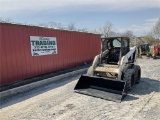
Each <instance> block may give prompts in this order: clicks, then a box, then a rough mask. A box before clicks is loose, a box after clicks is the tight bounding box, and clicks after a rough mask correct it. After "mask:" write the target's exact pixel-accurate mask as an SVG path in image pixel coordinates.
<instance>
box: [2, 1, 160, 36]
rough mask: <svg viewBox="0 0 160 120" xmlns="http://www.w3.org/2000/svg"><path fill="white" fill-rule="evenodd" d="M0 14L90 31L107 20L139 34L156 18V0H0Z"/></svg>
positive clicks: (158, 5) (158, 10)
mask: <svg viewBox="0 0 160 120" xmlns="http://www.w3.org/2000/svg"><path fill="white" fill-rule="evenodd" d="M0 16H1V19H6V18H10V19H11V21H12V22H18V23H28V24H35V25H38V24H40V23H48V22H58V23H62V24H63V25H64V26H67V25H68V24H70V23H74V24H75V26H76V27H77V28H87V29H90V30H91V29H96V28H98V27H100V26H103V24H104V23H105V22H106V21H110V22H112V23H113V24H114V27H115V28H116V30H117V32H124V31H126V30H132V31H133V32H134V34H136V35H138V36H141V35H144V34H147V33H148V32H149V31H150V30H151V27H152V26H153V25H154V24H155V22H156V21H157V20H158V18H160V0H0Z"/></svg>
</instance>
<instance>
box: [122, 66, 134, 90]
mask: <svg viewBox="0 0 160 120" xmlns="http://www.w3.org/2000/svg"><path fill="white" fill-rule="evenodd" d="M123 80H124V81H126V83H127V89H128V90H131V89H132V86H133V84H134V69H128V70H126V71H125V73H124V77H123Z"/></svg>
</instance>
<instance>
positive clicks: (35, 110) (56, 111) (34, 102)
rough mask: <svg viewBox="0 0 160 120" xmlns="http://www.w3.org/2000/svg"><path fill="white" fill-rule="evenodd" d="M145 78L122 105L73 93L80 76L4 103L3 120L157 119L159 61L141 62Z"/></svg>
mask: <svg viewBox="0 0 160 120" xmlns="http://www.w3.org/2000/svg"><path fill="white" fill-rule="evenodd" d="M137 63H138V64H139V65H140V66H141V69H142V79H141V82H140V83H139V84H138V85H135V86H134V87H133V89H132V91H130V92H129V94H128V96H127V97H125V99H124V100H123V101H122V102H121V103H116V102H112V101H107V100H103V99H100V98H94V97H91V96H86V95H82V94H78V93H75V92H74V91H73V89H74V87H75V84H76V83H77V80H78V78H79V76H80V75H78V76H72V77H71V78H66V79H63V80H61V81H58V82H55V83H53V84H50V85H46V86H43V87H40V88H37V89H34V90H31V91H28V92H25V93H23V94H19V95H16V96H14V97H12V98H9V99H6V100H3V101H1V110H0V118H1V120H22V119H23V120H47V119H48V120H158V119H160V60H153V59H146V58H144V59H138V60H137Z"/></svg>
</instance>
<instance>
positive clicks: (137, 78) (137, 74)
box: [134, 65, 141, 84]
mask: <svg viewBox="0 0 160 120" xmlns="http://www.w3.org/2000/svg"><path fill="white" fill-rule="evenodd" d="M134 70H135V84H138V83H139V82H140V80H141V67H140V66H139V65H134Z"/></svg>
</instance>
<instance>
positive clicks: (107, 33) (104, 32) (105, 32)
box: [99, 21, 114, 37]
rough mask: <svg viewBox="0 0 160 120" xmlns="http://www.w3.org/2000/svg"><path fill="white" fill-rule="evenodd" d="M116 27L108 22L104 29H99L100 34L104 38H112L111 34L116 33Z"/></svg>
mask: <svg viewBox="0 0 160 120" xmlns="http://www.w3.org/2000/svg"><path fill="white" fill-rule="evenodd" d="M113 26H114V25H113V24H112V23H111V22H109V21H107V22H106V23H105V24H104V25H103V26H102V27H100V28H99V31H100V33H101V34H102V35H103V36H104V37H109V36H111V33H113V32H114V27H113Z"/></svg>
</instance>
